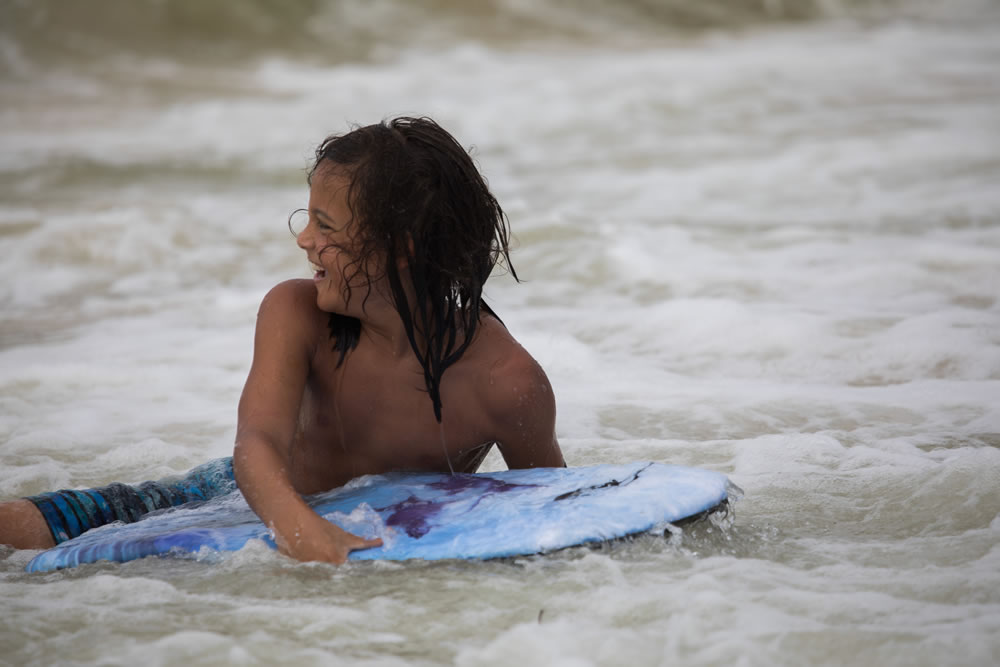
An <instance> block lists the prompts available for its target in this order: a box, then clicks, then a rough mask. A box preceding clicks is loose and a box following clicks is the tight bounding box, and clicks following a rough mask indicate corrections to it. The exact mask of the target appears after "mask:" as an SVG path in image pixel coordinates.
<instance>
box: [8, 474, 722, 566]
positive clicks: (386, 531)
mask: <svg viewBox="0 0 1000 667" xmlns="http://www.w3.org/2000/svg"><path fill="white" fill-rule="evenodd" d="M729 486H730V485H729V482H728V480H727V479H726V477H725V476H724V475H722V474H719V473H716V472H711V471H708V470H702V469H699V468H688V467H683V466H673V465H665V464H660V463H648V462H638V463H630V464H624V465H596V466H588V467H578V468H533V469H528V470H505V471H502V472H489V473H475V474H455V475H449V474H440V473H390V474H385V475H367V476H364V477H359V478H358V479H355V480H353V481H351V482H349V483H348V484H346V485H344V486H343V487H340V488H337V489H334V490H333V491H329V492H327V493H321V494H317V495H314V496H309V497H308V498H307V501H308V502H309V504H310V505H311V506H312V507H313V509H314V510H315V511H316V512H317V513H318V514H320V515H322V516H323V517H324V518H325V519H327V520H328V521H331V522H333V523H335V524H337V525H338V526H340V527H341V528H343V529H344V530H347V531H349V532H352V533H354V534H356V535H360V536H362V537H367V538H371V537H380V538H382V540H383V546H381V547H375V548H371V549H365V550H361V551H353V552H351V554H350V558H351V560H370V559H387V560H408V559H411V558H420V559H425V560H439V559H445V558H466V559H488V558H500V557H505V556H521V555H530V554H536V553H545V552H548V551H554V550H557V549H562V548H565V547H570V546H574V545H579V544H585V543H589V542H602V541H606V540H613V539H616V538H621V537H625V536H627V535H634V534H637V533H642V532H646V531H649V530H651V529H654V528H660V529H661V530H662V528H664V527H665V524H667V523H672V522H677V521H680V520H682V519H686V518H689V517H692V516H696V515H698V514H701V513H704V512H707V511H709V510H712V509H714V508H716V507H718V506H720V505H721V504H723V503H724V502H725V501H726V499H727V492H728V489H729ZM250 540H261V541H262V542H264V543H266V544H267V545H269V546H271V547H272V548H274V540H273V539H272V538H271V536H270V534H269V533H268V530H267V528H266V527H265V526H264V524H263V523H261V521H260V519H258V518H257V515H256V514H254V512H253V511H252V510H251V509H250V508H249V507H248V506H247V504H246V501H245V500H244V499H243V497H242V495H241V494H240V492H239V491H234V492H232V493H230V494H227V495H224V496H220V497H217V498H213V499H211V500H208V501H204V502H196V503H189V504H187V505H181V506H179V507H175V508H170V509H166V510H161V511H158V512H153V513H151V514H149V515H146V516H145V517H143V518H142V519H140V520H139V521H137V522H135V523H130V524H121V523H115V524H110V525H107V526H102V527H100V528H95V529H93V530H90V531H88V532H86V533H84V534H83V535H80V536H79V537H77V538H74V539H72V540H68V541H66V542H63V543H62V544H59V545H58V546H56V547H54V548H52V549H49V550H47V551H44V552H42V553H41V554H39V555H37V556H35V558H34V559H32V560H31V562H30V563H29V564H28V566H27V569H28V571H29V572H46V571H50V570H56V569H59V568H64V567H74V566H76V565H80V564H83V563H92V562H96V561H99V560H111V561H118V562H125V561H130V560H134V559H136V558H143V557H145V556H154V555H160V556H173V557H187V558H211V557H213V556H215V555H217V554H218V552H225V551H236V550H238V549H240V548H242V547H243V546H244V545H246V543H247V542H249V541H250Z"/></svg>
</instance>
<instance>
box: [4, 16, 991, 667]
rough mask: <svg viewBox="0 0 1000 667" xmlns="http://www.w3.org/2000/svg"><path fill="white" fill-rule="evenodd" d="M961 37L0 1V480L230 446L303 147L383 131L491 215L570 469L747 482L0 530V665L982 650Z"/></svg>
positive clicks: (910, 27)
mask: <svg viewBox="0 0 1000 667" xmlns="http://www.w3.org/2000/svg"><path fill="white" fill-rule="evenodd" d="M998 35H1000V4H998V3H997V2H995V1H988V0H958V1H957V2H953V3H932V2H922V1H920V0H910V1H907V0H896V1H893V0H881V1H880V0H867V1H865V0H851V1H848V0H842V1H836V0H812V1H810V0H770V1H769V0H740V1H737V0H732V1H725V0H705V1H703V2H698V3H692V2H681V1H680V0H678V1H676V2H673V1H670V0H661V1H655V0H631V1H630V2H622V3H603V2H598V1H597V0H592V1H586V2H568V1H566V0H544V1H542V2H522V1H520V0H478V1H477V2H447V1H441V0H435V1H431V0H423V1H421V2H404V1H403V0H380V1H378V2H371V3H364V4H363V3H347V2H336V1H334V0H329V1H323V0H301V1H299V2H266V1H264V0H258V1H256V2H249V1H248V2H244V3H239V4H236V3H232V4H222V3H217V4H212V3H199V2H193V1H185V0H167V1H165V2H164V1H153V0H148V1H142V2H125V1H124V0H120V1H117V2H116V1H111V0H106V1H102V2H94V3H86V4H80V3H74V2H69V1H58V0H39V1H37V2H14V1H9V2H4V3H2V4H0V146H2V150H0V313H2V315H0V499H10V498H16V497H19V496H23V495H27V494H31V493H36V492H40V491H44V490H49V489H52V488H61V487H74V486H93V485H98V484H105V483H109V482H112V481H140V480H143V479H149V478H157V477H161V476H164V475H167V474H171V473H176V472H182V471H185V470H187V469H189V468H191V467H193V466H195V465H197V464H199V463H201V462H203V461H205V460H206V459H209V458H212V457H218V456H223V455H226V454H228V453H230V451H231V447H232V441H233V437H234V433H235V417H236V414H235V413H236V402H237V399H238V396H239V393H240V390H241V388H242V384H243V381H244V379H245V376H246V372H247V370H248V365H249V362H250V354H251V339H252V333H253V324H254V318H255V313H256V308H257V305H258V304H259V301H260V299H261V297H262V295H263V294H264V293H265V292H266V290H267V289H268V288H269V287H270V286H271V285H273V284H275V283H277V282H279V281H281V280H283V279H286V278H289V277H295V276H305V275H307V273H308V268H307V265H306V262H305V258H304V257H303V255H302V252H301V251H300V250H298V249H297V248H296V246H295V244H294V241H293V239H292V238H291V236H290V234H289V232H288V229H287V227H286V218H287V215H288V213H289V212H290V211H291V210H293V209H295V208H297V207H299V206H301V205H302V204H303V202H304V201H305V199H306V187H305V183H304V170H305V167H306V166H307V164H308V161H309V155H310V154H311V151H312V149H313V148H314V146H315V145H316V144H317V143H318V142H319V141H320V140H321V139H322V138H323V137H324V136H325V135H327V134H329V133H332V132H340V131H343V130H345V129H347V128H348V126H349V124H350V123H369V122H374V121H376V120H378V119H380V118H383V117H388V116H393V115H399V114H410V115H413V114H426V115H430V116H432V117H434V118H436V119H437V120H439V121H440V122H441V123H442V124H443V125H444V126H445V127H447V128H449V129H450V130H451V131H452V132H453V133H454V134H455V135H456V136H457V137H458V139H459V140H460V141H461V142H462V143H463V144H465V145H468V146H470V147H474V149H475V154H476V158H477V161H478V163H479V164H480V166H481V168H482V170H483V171H484V173H485V174H486V175H487V177H488V178H489V180H490V183H491V185H492V187H493V189H494V191H495V193H496V195H497V196H498V198H499V199H500V201H501V203H502V204H503V205H504V206H505V208H506V209H507V212H508V214H509V216H510V219H511V224H512V228H513V230H514V234H515V236H516V250H515V252H514V255H513V259H514V263H515V267H516V268H517V270H518V273H519V274H520V275H521V276H522V277H523V278H524V279H525V281H524V282H523V283H522V284H515V283H514V282H513V281H512V280H511V279H510V278H509V277H508V276H504V275H497V276H495V277H494V278H493V280H492V281H491V283H490V284H489V285H488V288H487V296H488V298H489V300H490V303H491V304H492V305H493V306H494V307H495V308H496V309H497V311H498V312H499V313H500V315H501V316H502V317H503V318H504V320H505V322H506V323H507V325H508V326H509V327H510V328H511V330H512V331H513V332H514V333H515V335H516V336H517V337H518V338H519V339H520V340H521V341H522V342H523V343H524V344H525V346H526V347H527V348H528V349H529V350H531V351H532V352H533V354H534V355H535V356H536V357H537V358H538V359H539V361H540V362H541V363H542V365H543V366H544V367H545V368H546V370H547V372H548V374H549V377H550V379H551V381H552V383H553V386H554V387H555V390H556V393H557V399H558V406H559V420H558V435H559V438H560V442H561V444H562V447H563V450H564V453H565V455H566V459H567V461H568V462H569V463H570V464H571V465H587V464H593V463H623V462H627V461H632V460H655V461H661V462H667V463H678V464H686V465H695V466H699V467H704V468H709V469H712V470H717V471H720V472H723V473H725V474H727V475H728V476H729V477H730V479H731V480H732V481H733V482H735V483H736V484H738V485H739V486H740V487H742V488H743V490H744V492H745V497H744V498H743V499H742V500H741V501H739V503H738V504H737V505H736V512H735V519H734V522H733V524H732V525H731V526H730V527H728V528H720V527H716V526H712V525H711V524H702V525H701V526H698V527H695V528H692V529H689V530H688V531H686V532H685V533H684V534H683V535H682V536H681V537H680V538H676V537H675V538H673V539H670V540H665V539H663V538H657V537H652V536H646V537H642V538H639V539H637V540H635V541H633V542H631V543H625V544H615V545H609V546H606V547H603V548H600V549H576V550H569V551H565V552H560V553H558V554H553V555H550V556H546V557H533V558H525V559H517V560H514V561H503V562H487V563H474V562H445V563H433V564H427V563H420V562H413V563H406V564H385V563H360V564H351V565H347V566H344V567H340V568H334V567H331V566H326V565H318V564H299V563H295V562H292V561H290V560H288V559H285V558H283V557H281V556H278V555H277V554H275V553H274V552H270V551H268V550H266V549H264V548H259V547H253V546H251V547H248V548H246V549H244V550H243V551H241V552H238V553H236V554H234V555H232V556H231V557H230V558H227V559H225V560H224V561H223V562H221V563H216V564H210V563H205V562H198V561H164V560H155V559H148V560H143V561H136V562H132V563H127V564H124V565H117V564H109V563H101V564H95V565H89V566H85V567H81V568H78V569H75V570H71V571H63V572H58V573H53V574H45V575H27V574H25V573H24V572H23V568H24V565H25V564H26V563H27V561H28V560H29V559H30V557H31V556H32V555H33V552H30V551H13V550H10V549H9V548H0V606H2V609H3V621H2V623H0V663H3V664H11V665H50V664H101V665H118V664H133V663H137V662H141V663H144V664H156V665H190V664H226V663H233V664H262V665H263V664H285V663H288V664H290V663H294V664H297V665H298V664H306V665H313V664H314V665H340V664H343V665H463V666H464V665H470V666H471V665H477V666H478V665H523V666H527V665H545V666H549V665H558V666H565V667H570V666H572V667H576V666H578V665H625V664H630V665H631V664H639V665H992V664H998V663H1000V300H998V299H1000V187H998V186H997V184H998V183H1000V157H998V156H1000V39H998V38H997V37H998ZM486 465H487V468H488V469H499V468H502V467H503V463H502V461H501V460H499V458H498V457H496V456H495V455H493V456H491V458H490V459H489V460H488V461H487V464H486Z"/></svg>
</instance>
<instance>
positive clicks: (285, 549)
mask: <svg viewBox="0 0 1000 667" xmlns="http://www.w3.org/2000/svg"><path fill="white" fill-rule="evenodd" d="M314 298H315V297H314V296H312V295H311V294H310V293H309V291H308V290H303V289H302V288H301V286H300V285H297V284H296V283H294V282H285V283H282V284H280V285H278V286H276V287H275V288H274V289H272V290H271V291H270V292H269V293H268V295H267V296H266V297H264V300H263V302H262V303H261V306H260V312H259V313H258V316H257V330H256V334H255V336H254V359H253V365H252V367H251V369H250V375H249V376H248V377H247V382H246V385H245V386H244V388H243V395H242V396H241V397H240V405H239V424H238V427H237V432H236V448H235V452H234V454H233V472H234V473H235V476H236V482H237V484H238V485H239V487H240V491H242V492H243V496H244V497H245V498H246V500H247V503H248V504H249V505H250V507H251V508H253V510H254V512H256V513H257V516H259V517H260V518H261V520H262V521H263V522H264V525H266V526H267V527H268V528H269V529H270V530H271V531H272V533H273V535H274V541H275V543H276V544H277V545H278V550H279V551H281V553H283V554H286V555H288V556H291V557H292V558H296V559H298V560H304V561H309V560H320V561H328V562H332V563H343V562H344V561H345V560H347V554H348V553H349V552H350V551H352V550H354V549H362V548H367V547H372V546H378V545H380V544H381V540H365V539H362V538H360V537H357V536H355V535H351V534H350V533H347V532H345V531H344V530H341V529H340V528H338V527H337V526H335V525H333V524H331V523H329V522H328V521H326V520H324V519H323V518H322V517H320V516H319V515H317V514H316V513H315V512H313V510H312V509H311V508H310V507H309V506H308V505H307V504H306V503H305V501H303V500H302V497H301V496H300V495H299V494H298V493H297V492H296V491H295V488H294V486H293V485H292V482H291V478H290V476H289V472H288V467H289V448H290V447H291V445H292V442H293V439H294V437H295V428H296V423H297V420H298V417H299V407H300V403H301V400H302V393H303V390H304V388H305V383H306V379H307V377H308V374H309V363H310V361H309V360H310V356H311V352H312V350H311V347H312V345H313V342H312V341H313V340H314V339H315V336H314V335H312V334H311V327H312V326H313V319H312V318H313V317H314V315H313V314H312V313H313V312H314V308H315V306H314V301H313V299H314Z"/></svg>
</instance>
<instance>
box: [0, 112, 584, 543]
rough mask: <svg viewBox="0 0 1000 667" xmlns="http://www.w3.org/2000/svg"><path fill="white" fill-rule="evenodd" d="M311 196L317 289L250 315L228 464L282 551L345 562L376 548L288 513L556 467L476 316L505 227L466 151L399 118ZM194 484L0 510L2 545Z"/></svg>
mask: <svg viewBox="0 0 1000 667" xmlns="http://www.w3.org/2000/svg"><path fill="white" fill-rule="evenodd" d="M309 185H310V190H309V205H308V209H305V210H301V211H298V212H296V214H293V220H294V219H295V218H299V219H301V222H302V226H301V228H300V229H293V231H296V232H297V242H298V245H299V247H300V248H302V250H303V251H304V252H305V253H306V257H307V258H308V260H309V263H310V264H311V266H312V269H313V271H314V275H313V278H312V280H289V281H286V282H283V283H280V284H279V285H277V286H275V287H274V288H272V289H271V291H270V292H268V294H267V295H266V296H265V297H264V300H263V301H262V302H261V305H260V311H259V313H258V316H257V328H256V334H255V340H254V353H253V364H252V366H251V368H250V374H249V376H248V377H247V381H246V385H245V386H244V388H243V395H242V396H241V398H240V403H239V415H238V426H237V432H236V447H235V450H234V454H233V459H232V475H233V478H235V482H236V484H237V485H238V486H239V489H240V490H241V491H242V493H243V495H244V497H245V498H246V500H247V502H248V503H249V504H250V506H251V507H252V508H253V510H254V511H255V512H256V513H257V515H258V516H259V517H260V518H261V520H262V521H263V522H264V523H265V525H267V526H268V527H269V528H270V529H271V531H272V533H273V535H274V539H275V542H276V544H277V545H278V549H279V550H280V551H281V552H282V553H284V554H286V555H288V556H291V557H293V558H297V559H299V560H303V561H328V562H331V563H342V562H344V561H345V560H346V559H347V555H348V553H349V552H351V551H352V550H355V549H365V548H370V547H375V546H378V545H380V544H381V542H380V540H377V539H376V540H369V539H363V538H361V537H358V536H356V535H352V534H350V533H347V532H345V531H344V530H342V529H340V528H338V527H337V526H335V525H333V524H331V523H329V522H327V521H326V520H324V519H322V518H321V517H320V516H319V515H317V514H316V513H315V512H313V511H312V509H310V508H309V506H308V505H307V504H306V503H305V501H303V499H302V495H308V494H312V493H318V492H321V491H327V490H329V489H332V488H334V487H337V486H340V485H342V484H344V483H345V482H347V481H349V480H350V479H352V478H354V477H357V476H359V475H366V474H376V473H384V472H389V471H393V470H413V471H438V472H449V471H452V472H473V471H475V470H476V468H478V466H479V464H480V463H481V462H482V460H483V458H484V457H485V456H486V454H487V452H488V451H489V449H490V447H491V446H492V445H493V444H494V443H495V444H497V446H498V447H499V449H500V452H501V454H502V455H503V458H504V461H505V462H506V463H507V465H508V467H510V468H529V467H556V466H564V465H565V463H564V462H563V457H562V453H561V452H560V449H559V444H558V442H557V441H556V437H555V412H556V409H555V399H554V397H553V394H552V388H551V386H550V385H549V382H548V379H547V378H546V377H545V373H544V372H543V371H542V369H541V367H540V366H539V365H538V363H537V362H536V361H535V360H534V359H533V358H532V357H531V355H530V354H528V352H527V351H525V349H524V348H523V347H521V346H520V345H519V344H518V342H517V341H516V340H515V339H514V338H513V337H512V336H511V335H510V334H509V333H508V332H507V330H506V328H505V327H504V325H503V324H502V323H501V321H500V320H499V319H498V318H497V316H496V315H495V314H494V313H493V311H492V310H491V309H490V308H489V307H488V306H487V305H486V304H485V303H484V302H483V300H482V289H483V284H484V283H485V282H486V279H487V278H488V277H489V275H490V272H491V271H492V269H493V266H494V265H495V264H496V262H497V260H498V259H499V258H500V257H501V256H502V257H503V258H504V260H505V261H507V263H508V266H509V261H510V258H509V256H508V229H507V224H506V217H505V215H504V213H503V210H502V209H501V208H500V205H499V204H498V203H497V201H496V199H495V198H494V197H493V195H492V194H491V193H490V191H489V189H488V188H487V185H486V182H485V181H484V179H483V178H482V176H481V175H480V174H479V172H478V171H477V169H476V167H475V165H474V164H473V162H472V160H471V158H470V157H469V155H468V153H466V151H465V150H464V149H463V148H462V147H461V146H460V145H459V144H458V142H456V141H455V139H454V138H453V137H452V136H451V135H450V134H448V133H447V132H446V131H445V130H444V129H442V128H441V127H440V126H439V125H437V124H436V123H435V122H434V121H432V120H430V119H427V118H397V119H394V120H392V121H388V122H383V123H380V124H377V125H369V126H367V127H361V128H358V129H355V130H353V131H352V132H349V133H347V134H344V135H341V136H333V137H329V138H327V139H326V140H325V141H323V143H322V144H321V145H320V146H319V148H318V149H317V150H316V162H315V164H314V166H313V168H312V170H311V172H310V174H309ZM511 271H512V273H513V269H511ZM515 277H516V274H515ZM226 465H228V462H227V463H226ZM225 470H228V468H225ZM226 474H228V473H226ZM203 477H204V475H203V476H202V477H198V476H197V475H196V476H194V477H189V478H188V479H187V480H185V482H186V483H188V484H189V485H192V489H189V490H188V491H184V492H181V491H178V488H179V487H178V486H177V485H174V486H171V487H169V488H167V487H165V486H163V485H160V484H158V483H154V482H148V483H146V484H144V485H140V486H138V487H128V486H125V485H121V484H115V485H111V486H109V487H105V488H104V489H96V490H88V491H59V492H56V493H52V494H42V495H40V496H33V497H31V498H27V499H21V500H16V501H12V502H8V503H4V504H2V505H0V543H3V544H11V545H13V546H15V547H17V548H30V549H40V548H46V547H51V546H53V545H54V544H55V543H56V541H62V540H64V539H67V538H68V537H72V536H73V535H75V534H79V533H80V532H82V531H83V530H86V529H88V528H92V527H94V526H95V525H99V524H100V523H104V522H107V521H113V520H135V519H136V518H138V516H141V514H143V513H145V512H146V511H149V510H150V509H156V508H159V507H165V506H169V505H172V504H178V503H180V502H186V501H187V500H191V499H196V498H201V497H206V496H208V495H211V494H212V493H214V491H212V490H210V489H206V488H201V489H199V488H197V487H198V486H199V481H198V480H200V479H202V478H203ZM202 486H205V485H202ZM209 486H210V485H209ZM222 486H223V487H225V485H224V484H223V485H222ZM226 488H231V486H229V487H226ZM189 491H190V492H189ZM83 515H85V516H83ZM81 517H82V518H81ZM95 517H96V518H95ZM67 524H72V529H71V530H70V529H68V528H67ZM77 524H79V525H77Z"/></svg>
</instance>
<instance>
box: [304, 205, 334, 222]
mask: <svg viewBox="0 0 1000 667" xmlns="http://www.w3.org/2000/svg"><path fill="white" fill-rule="evenodd" d="M309 212H310V213H312V214H313V215H315V216H316V217H317V218H323V222H327V223H330V224H331V225H334V226H336V224H337V221H336V220H334V219H333V218H331V217H330V216H329V215H327V213H326V211H324V210H323V209H319V208H311V209H309Z"/></svg>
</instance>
